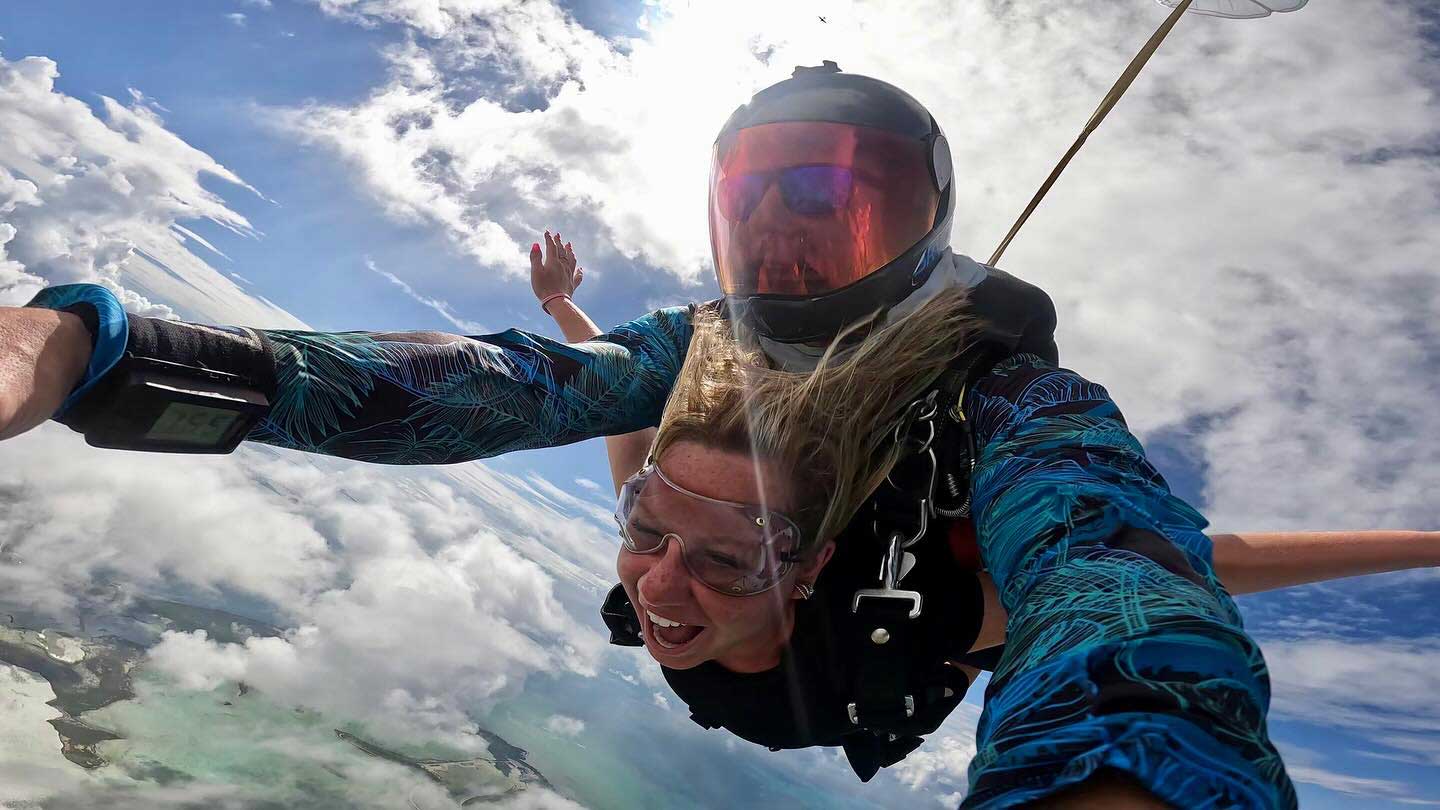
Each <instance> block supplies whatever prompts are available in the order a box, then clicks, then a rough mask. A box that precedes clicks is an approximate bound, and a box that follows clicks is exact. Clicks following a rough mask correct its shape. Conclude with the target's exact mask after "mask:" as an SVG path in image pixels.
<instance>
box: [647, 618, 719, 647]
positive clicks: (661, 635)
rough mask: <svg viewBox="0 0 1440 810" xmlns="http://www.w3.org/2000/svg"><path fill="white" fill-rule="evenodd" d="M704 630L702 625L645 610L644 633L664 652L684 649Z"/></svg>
mask: <svg viewBox="0 0 1440 810" xmlns="http://www.w3.org/2000/svg"><path fill="white" fill-rule="evenodd" d="M704 632H705V626H704V625H700V624H685V623H684V622H679V621H676V620H674V619H670V618H667V617H665V616H661V615H660V614H658V613H656V612H654V611H653V610H646V611H645V635H647V636H649V637H650V639H651V640H652V641H654V642H655V646H657V647H659V648H660V649H662V650H665V651H666V652H670V653H678V652H681V651H683V650H685V649H686V648H687V647H689V646H690V645H691V644H694V643H695V639H697V638H699V637H700V635H701V634H702V633H704Z"/></svg>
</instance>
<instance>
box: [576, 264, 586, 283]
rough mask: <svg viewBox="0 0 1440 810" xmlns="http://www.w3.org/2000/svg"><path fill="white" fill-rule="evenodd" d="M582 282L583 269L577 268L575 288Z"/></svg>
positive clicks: (583, 277) (583, 278)
mask: <svg viewBox="0 0 1440 810" xmlns="http://www.w3.org/2000/svg"><path fill="white" fill-rule="evenodd" d="M584 280H585V268H583V267H577V268H575V286H576V287H579V286H580V282H582V281H584Z"/></svg>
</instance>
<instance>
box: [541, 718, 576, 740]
mask: <svg viewBox="0 0 1440 810" xmlns="http://www.w3.org/2000/svg"><path fill="white" fill-rule="evenodd" d="M545 728H546V730H548V731H550V732H551V733H552V734H558V735H560V736H561V737H578V736H580V735H581V734H582V733H584V731H585V721H584V720H577V719H575V718H574V717H566V716H565V715H563V714H554V715H551V716H550V718H549V719H548V720H546V721H545Z"/></svg>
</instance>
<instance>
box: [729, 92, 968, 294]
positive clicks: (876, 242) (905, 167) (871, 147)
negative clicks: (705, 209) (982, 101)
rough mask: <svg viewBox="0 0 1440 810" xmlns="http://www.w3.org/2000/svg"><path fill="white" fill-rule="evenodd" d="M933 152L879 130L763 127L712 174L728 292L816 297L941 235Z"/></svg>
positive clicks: (733, 138)
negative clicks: (934, 230)
mask: <svg viewBox="0 0 1440 810" xmlns="http://www.w3.org/2000/svg"><path fill="white" fill-rule="evenodd" d="M929 148H930V147H929V145H928V144H927V143H926V142H925V141H922V140H919V139H915V138H908V137H904V136H901V135H896V134H894V133H891V132H886V131H884V130H880V129H874V128H871V127H861V126H855V125H852V124H835V123H829V122H818V121H787V122H783V123H775V124H762V125H759V126H754V127H750V128H747V129H742V130H739V131H737V132H734V133H731V134H728V135H726V136H725V137H723V138H721V139H720V141H718V142H717V143H716V144H715V154H714V158H713V160H712V162H711V166H710V246H711V249H712V250H713V252H714V255H715V267H716V271H717V273H718V275H719V280H720V289H721V291H722V292H723V293H724V294H725V295H793V296H816V295H824V294H826V293H829V292H833V291H835V290H838V289H840V288H842V287H846V286H848V285H850V284H853V283H855V282H857V281H859V280H861V279H863V278H865V277H866V276H868V275H870V274H871V273H873V272H875V271H876V270H879V269H880V268H882V267H884V266H885V265H887V264H889V263H890V262H891V261H893V260H894V259H895V258H896V257H898V256H900V255H901V254H903V253H904V252H905V251H906V250H907V249H909V248H910V247H911V246H912V245H914V244H915V243H917V242H919V241H920V240H921V239H922V238H924V236H925V235H926V234H927V233H929V232H930V230H931V228H933V227H934V224H935V214H936V211H937V210H938V208H939V205H940V193H939V191H938V190H937V189H936V188H935V183H934V181H933V180H932V179H931V174H930V154H929Z"/></svg>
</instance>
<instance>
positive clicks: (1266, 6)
mask: <svg viewBox="0 0 1440 810" xmlns="http://www.w3.org/2000/svg"><path fill="white" fill-rule="evenodd" d="M1159 2H1160V5H1162V6H1169V7H1170V8H1176V7H1177V6H1179V5H1180V4H1181V2H1183V0H1159ZM1308 2H1310V0H1197V2H1196V3H1195V4H1194V5H1192V6H1190V13H1191V14H1208V15H1209V16H1211V17H1228V18H1230V19H1232V20H1253V19H1255V18H1256V17H1269V16H1270V15H1271V14H1277V13H1281V12H1286V11H1299V10H1300V8H1301V7H1303V6H1304V5H1305V4H1306V3H1308Z"/></svg>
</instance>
